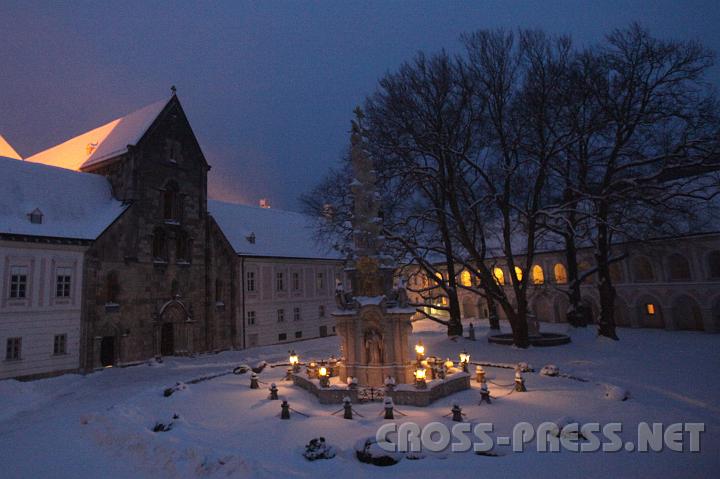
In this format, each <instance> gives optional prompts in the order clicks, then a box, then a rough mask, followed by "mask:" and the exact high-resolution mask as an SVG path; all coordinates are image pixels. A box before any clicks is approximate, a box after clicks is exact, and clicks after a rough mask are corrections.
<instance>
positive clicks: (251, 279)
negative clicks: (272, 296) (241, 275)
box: [247, 271, 255, 293]
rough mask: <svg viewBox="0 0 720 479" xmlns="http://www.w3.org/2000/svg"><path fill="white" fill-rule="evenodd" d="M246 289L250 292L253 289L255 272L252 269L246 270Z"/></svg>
mask: <svg viewBox="0 0 720 479" xmlns="http://www.w3.org/2000/svg"><path fill="white" fill-rule="evenodd" d="M247 290H248V292H250V293H252V292H254V291H255V272H254V271H248V272H247Z"/></svg>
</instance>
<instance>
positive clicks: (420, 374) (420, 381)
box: [415, 369, 427, 389]
mask: <svg viewBox="0 0 720 479" xmlns="http://www.w3.org/2000/svg"><path fill="white" fill-rule="evenodd" d="M415 387H416V388H418V389H425V388H427V382H425V370H424V369H417V370H416V371H415Z"/></svg>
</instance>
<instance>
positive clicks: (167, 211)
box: [162, 181, 180, 221]
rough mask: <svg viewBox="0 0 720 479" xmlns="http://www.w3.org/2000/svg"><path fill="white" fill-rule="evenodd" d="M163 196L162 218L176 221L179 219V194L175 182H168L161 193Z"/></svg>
mask: <svg viewBox="0 0 720 479" xmlns="http://www.w3.org/2000/svg"><path fill="white" fill-rule="evenodd" d="M162 198H163V219H165V220H168V221H178V220H179V219H180V194H179V188H178V185H177V183H175V182H174V181H170V182H168V184H167V185H165V189H164V190H163V194H162Z"/></svg>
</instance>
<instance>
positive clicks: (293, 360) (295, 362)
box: [290, 351, 300, 373]
mask: <svg viewBox="0 0 720 479" xmlns="http://www.w3.org/2000/svg"><path fill="white" fill-rule="evenodd" d="M290 366H292V369H293V372H295V373H296V372H298V370H299V369H300V358H299V357H298V355H297V354H295V351H290Z"/></svg>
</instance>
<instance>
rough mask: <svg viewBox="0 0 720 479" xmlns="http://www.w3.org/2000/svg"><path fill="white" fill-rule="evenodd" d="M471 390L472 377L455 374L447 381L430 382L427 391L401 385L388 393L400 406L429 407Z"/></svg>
mask: <svg viewBox="0 0 720 479" xmlns="http://www.w3.org/2000/svg"><path fill="white" fill-rule="evenodd" d="M465 389H470V375H469V374H468V373H455V374H453V375H452V376H448V377H447V378H446V379H435V380H432V381H428V387H427V389H417V388H416V387H415V386H414V385H409V384H400V385H398V386H397V387H396V388H395V390H394V391H392V392H389V393H386V394H387V395H388V396H390V397H392V399H393V402H394V403H395V404H398V405H409V406H420V407H424V406H429V405H430V404H431V403H432V402H434V401H437V400H438V399H440V398H444V397H446V396H449V395H451V394H455V393H456V392H459V391H464V390H465Z"/></svg>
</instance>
